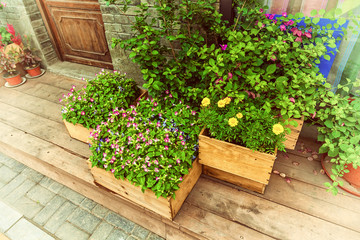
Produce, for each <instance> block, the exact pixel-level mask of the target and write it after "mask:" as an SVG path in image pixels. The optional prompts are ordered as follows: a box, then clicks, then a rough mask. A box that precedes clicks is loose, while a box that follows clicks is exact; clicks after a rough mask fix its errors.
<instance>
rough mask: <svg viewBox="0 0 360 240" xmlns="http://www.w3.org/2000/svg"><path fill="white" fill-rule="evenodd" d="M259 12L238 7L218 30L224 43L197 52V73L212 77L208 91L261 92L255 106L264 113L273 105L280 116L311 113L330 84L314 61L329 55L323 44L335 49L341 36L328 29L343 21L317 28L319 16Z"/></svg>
mask: <svg viewBox="0 0 360 240" xmlns="http://www.w3.org/2000/svg"><path fill="white" fill-rule="evenodd" d="M263 11H264V10H263V9H259V8H254V9H246V8H240V7H239V8H238V18H237V19H236V21H235V23H234V25H233V26H231V27H229V28H226V29H225V30H224V31H223V32H224V34H223V36H222V39H223V44H220V46H219V45H215V44H213V45H211V46H210V47H208V46H204V47H203V48H201V49H200V50H199V51H198V56H199V58H201V59H204V60H205V61H206V63H205V65H204V71H203V72H202V77H203V79H204V81H209V82H211V86H210V89H209V94H212V92H215V94H221V95H222V96H224V97H225V96H229V97H233V98H239V100H241V99H242V98H243V94H242V93H243V92H246V93H247V94H248V95H249V96H250V97H252V98H257V97H259V96H266V101H263V105H262V106H260V107H261V108H262V109H264V110H265V111H266V112H268V113H270V112H271V111H272V110H274V109H275V110H276V111H277V113H276V115H277V114H280V115H281V116H282V117H283V118H284V119H289V118H291V117H293V118H300V117H301V116H302V115H304V116H305V117H307V118H309V117H312V116H313V115H314V114H315V111H316V106H317V104H318V103H319V101H320V100H321V99H322V96H324V95H325V94H326V92H327V91H328V90H329V88H330V87H331V85H330V84H329V83H326V79H325V78H324V77H323V75H322V74H321V73H320V72H319V68H318V67H317V66H316V64H318V63H320V58H322V57H323V58H325V59H326V60H329V59H330V56H329V55H328V54H329V53H328V52H329V51H328V50H327V48H329V49H333V50H332V51H330V53H333V54H334V51H336V42H337V41H339V40H340V38H334V37H333V35H332V34H333V33H334V30H331V29H330V28H331V27H332V26H333V25H334V26H336V27H338V28H340V26H341V25H343V24H344V23H345V20H344V19H342V18H340V19H338V20H337V22H335V21H334V23H333V25H332V24H329V26H327V28H324V27H323V28H321V27H320V26H318V25H316V23H318V22H319V18H312V19H311V18H309V17H304V16H303V14H301V13H297V14H295V15H291V14H289V15H288V14H287V13H283V14H282V16H280V17H279V16H277V17H276V16H275V15H270V14H264V12H263ZM317 13H318V12H316V11H315V13H313V14H317ZM320 14H323V12H320ZM218 28H219V29H218V30H217V32H220V31H222V30H223V29H224V28H221V27H218ZM239 100H236V101H239Z"/></svg>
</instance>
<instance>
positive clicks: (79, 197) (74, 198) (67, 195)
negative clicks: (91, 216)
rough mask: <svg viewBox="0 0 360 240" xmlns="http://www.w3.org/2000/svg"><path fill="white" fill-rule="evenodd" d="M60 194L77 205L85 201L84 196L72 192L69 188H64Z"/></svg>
mask: <svg viewBox="0 0 360 240" xmlns="http://www.w3.org/2000/svg"><path fill="white" fill-rule="evenodd" d="M59 194H60V195H61V196H63V197H64V198H66V199H68V200H70V201H71V202H73V203H75V204H76V205H80V203H81V202H82V201H83V200H84V198H85V197H84V196H82V195H81V194H79V193H77V192H75V191H73V190H71V189H70V188H68V187H63V188H62V189H61V190H60V191H59Z"/></svg>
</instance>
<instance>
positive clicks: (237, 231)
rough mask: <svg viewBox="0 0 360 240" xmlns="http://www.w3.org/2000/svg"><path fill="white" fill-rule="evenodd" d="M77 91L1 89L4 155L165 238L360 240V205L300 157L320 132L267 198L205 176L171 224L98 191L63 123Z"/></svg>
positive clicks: (50, 84)
mask: <svg viewBox="0 0 360 240" xmlns="http://www.w3.org/2000/svg"><path fill="white" fill-rule="evenodd" d="M73 84H75V85H77V86H80V85H83V82H81V81H78V80H73V79H69V78H66V77H63V76H59V75H55V74H52V73H50V72H48V73H46V74H45V75H44V76H42V77H41V78H38V79H32V80H28V81H27V82H26V83H25V84H24V85H22V86H20V87H17V88H5V87H0V151H2V152H3V153H5V154H7V155H9V156H11V157H13V158H15V159H17V160H18V161H20V162H22V163H24V164H26V165H28V166H29V167H31V168H33V169H35V170H37V171H39V172H41V173H43V174H44V175H46V176H48V177H50V178H53V179H54V180H56V181H58V182H60V183H62V184H64V185H66V186H68V187H70V188H72V189H74V190H75V191H77V192H79V193H81V194H83V195H85V196H86V197H88V198H91V199H93V200H94V201H96V202H98V203H100V204H102V205H104V206H106V207H108V208H110V209H112V210H113V211H116V212H118V213H119V214H121V215H123V216H124V217H126V218H128V219H130V220H132V221H134V222H136V223H138V224H140V225H142V226H143V227H145V228H148V229H149V230H151V231H153V232H155V233H157V234H159V235H160V236H162V237H164V238H166V239H176V240H178V239H181V240H183V239H216V240H219V239H229V240H230V239H256V240H258V239H299V240H304V239H312V240H314V239H321V240H323V239H326V240H329V239H334V240H335V239H336V240H339V239H351V240H356V239H360V198H359V197H356V196H353V195H350V194H345V193H344V192H342V191H340V192H341V194H339V195H338V196H332V195H331V194H330V193H327V192H326V189H325V187H324V186H323V183H324V182H325V181H328V178H327V176H326V175H322V174H321V173H320V170H321V165H320V162H319V159H315V160H314V161H309V160H307V157H308V156H310V153H302V152H300V151H299V150H300V149H301V147H302V148H303V149H311V150H312V151H317V149H318V147H319V144H318V143H317V142H316V141H315V139H316V129H314V128H307V127H305V128H304V129H303V131H302V134H301V137H300V140H299V142H298V145H297V149H296V150H294V151H288V152H287V153H286V154H285V153H282V152H280V153H279V154H278V158H277V160H276V163H275V166H274V170H277V171H279V172H282V173H285V174H286V175H287V176H288V177H289V179H290V182H287V181H285V179H283V178H281V177H280V176H279V175H276V174H272V176H271V179H270V184H269V185H268V187H267V189H266V191H265V194H264V195H261V194H256V193H254V192H250V191H247V190H244V189H241V188H240V187H236V186H234V185H231V184H227V183H224V182H221V181H218V180H216V179H212V178H210V177H207V176H201V178H200V180H199V181H198V183H197V184H196V186H195V188H194V189H193V190H192V192H191V194H190V195H189V197H188V198H187V200H186V201H185V203H184V205H183V207H182V209H181V210H180V212H179V213H178V215H177V217H176V218H175V220H174V221H173V222H170V221H168V220H166V219H163V218H161V217H160V216H159V215H157V214H155V213H153V212H150V211H147V210H146V209H143V208H141V207H139V206H136V205H134V204H132V203H130V202H128V201H126V200H124V199H122V198H120V197H118V196H117V195H115V194H113V193H111V192H109V191H107V190H105V189H103V188H99V187H97V186H96V185H94V183H93V178H92V175H91V174H90V172H89V170H88V167H87V165H86V162H85V160H86V159H87V158H88V157H89V155H90V151H89V150H88V146H87V145H86V144H84V143H81V142H79V141H77V140H74V139H71V138H70V137H69V135H68V133H67V131H66V129H65V126H64V124H63V122H62V119H61V113H60V111H61V105H60V103H59V98H60V97H61V95H62V94H63V93H67V92H68V90H69V89H70V88H71V85H73ZM294 162H295V164H294ZM296 163H298V164H296Z"/></svg>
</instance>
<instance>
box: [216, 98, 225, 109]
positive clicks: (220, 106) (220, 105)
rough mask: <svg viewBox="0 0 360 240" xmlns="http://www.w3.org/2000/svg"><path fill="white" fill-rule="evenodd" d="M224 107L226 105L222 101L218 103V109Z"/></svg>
mask: <svg viewBox="0 0 360 240" xmlns="http://www.w3.org/2000/svg"><path fill="white" fill-rule="evenodd" d="M225 105H226V103H225V101H224V100H220V101H218V107H219V108H223V107H225Z"/></svg>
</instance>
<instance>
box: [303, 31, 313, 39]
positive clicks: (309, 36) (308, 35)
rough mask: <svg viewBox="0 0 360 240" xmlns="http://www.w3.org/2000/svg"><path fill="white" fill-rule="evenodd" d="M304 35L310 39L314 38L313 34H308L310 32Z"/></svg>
mask: <svg viewBox="0 0 360 240" xmlns="http://www.w3.org/2000/svg"><path fill="white" fill-rule="evenodd" d="M304 35H305V36H307V37H308V38H311V37H312V36H311V33H308V32H306V33H305V34H304Z"/></svg>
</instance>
